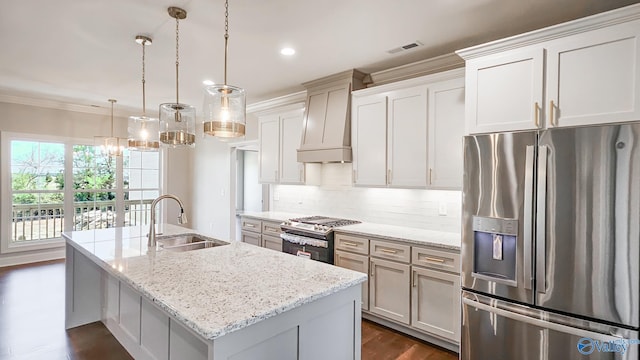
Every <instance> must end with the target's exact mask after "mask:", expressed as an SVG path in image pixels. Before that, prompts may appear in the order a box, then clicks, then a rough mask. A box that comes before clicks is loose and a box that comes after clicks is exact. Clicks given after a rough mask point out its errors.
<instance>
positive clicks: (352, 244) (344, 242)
mask: <svg viewBox="0 0 640 360" xmlns="http://www.w3.org/2000/svg"><path fill="white" fill-rule="evenodd" d="M342 244H343V245H345V246H351V247H358V244H356V243H352V242H348V241H342Z"/></svg>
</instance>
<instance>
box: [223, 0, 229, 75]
mask: <svg viewBox="0 0 640 360" xmlns="http://www.w3.org/2000/svg"><path fill="white" fill-rule="evenodd" d="M228 50H229V0H226V1H225V2H224V84H225V85H227V51H228Z"/></svg>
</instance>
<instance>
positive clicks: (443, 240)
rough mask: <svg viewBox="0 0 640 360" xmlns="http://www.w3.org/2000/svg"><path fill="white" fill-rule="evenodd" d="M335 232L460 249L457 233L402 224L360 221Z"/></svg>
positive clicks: (459, 237) (459, 238)
mask: <svg viewBox="0 0 640 360" xmlns="http://www.w3.org/2000/svg"><path fill="white" fill-rule="evenodd" d="M335 231H336V232H339V233H344V234H353V235H363V236H379V237H383V238H385V239H389V240H397V241H404V242H409V243H412V244H416V245H426V246H432V247H439V248H443V249H448V250H455V251H460V243H461V239H462V238H461V236H460V234H457V233H450V232H444V231H433V230H425V229H416V228H409V227H404V226H394V225H382V224H372V223H360V224H354V225H347V226H341V227H339V228H336V229H335Z"/></svg>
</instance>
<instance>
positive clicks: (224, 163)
mask: <svg viewBox="0 0 640 360" xmlns="http://www.w3.org/2000/svg"><path fill="white" fill-rule="evenodd" d="M194 150H195V151H194V152H193V178H192V184H193V185H192V188H193V213H192V214H193V215H192V216H191V218H192V219H193V222H191V224H190V225H189V227H191V228H193V229H196V230H198V231H200V232H202V233H204V234H207V235H210V236H213V237H215V238H219V239H221V240H228V239H229V238H230V233H231V231H230V228H231V221H232V217H231V198H230V196H229V195H230V194H229V188H230V179H231V174H230V166H231V164H230V147H229V144H228V143H226V142H222V141H220V140H218V139H215V138H212V137H205V138H203V137H198V138H197V140H196V148H195V149H194ZM234 201H235V200H234Z"/></svg>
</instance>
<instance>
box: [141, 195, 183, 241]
mask: <svg viewBox="0 0 640 360" xmlns="http://www.w3.org/2000/svg"><path fill="white" fill-rule="evenodd" d="M162 199H173V200H175V201H177V202H178V205H180V215H178V224H186V223H187V215H186V214H185V213H184V205H183V204H182V201H180V199H178V197H177V196H175V195H171V194H165V195H160V196H158V197H157V198H156V199H154V200H153V202H152V203H151V224H150V226H149V235H148V237H149V240H148V241H147V246H149V247H155V246H156V227H155V225H156V204H157V203H159V202H160V200H162Z"/></svg>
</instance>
